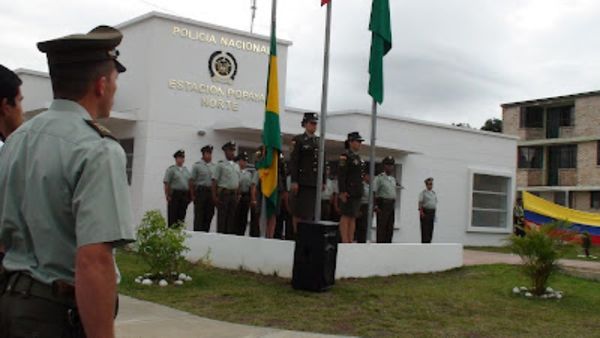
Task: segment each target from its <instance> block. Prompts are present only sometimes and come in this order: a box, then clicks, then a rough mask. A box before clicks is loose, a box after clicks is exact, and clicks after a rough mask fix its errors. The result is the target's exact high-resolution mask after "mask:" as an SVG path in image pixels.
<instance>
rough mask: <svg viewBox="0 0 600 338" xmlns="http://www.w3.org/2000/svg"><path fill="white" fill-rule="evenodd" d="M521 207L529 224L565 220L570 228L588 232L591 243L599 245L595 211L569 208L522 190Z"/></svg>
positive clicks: (598, 219) (599, 225) (599, 220)
mask: <svg viewBox="0 0 600 338" xmlns="http://www.w3.org/2000/svg"><path fill="white" fill-rule="evenodd" d="M523 208H524V209H525V220H526V221H527V222H528V224H530V225H531V224H536V225H541V224H545V223H550V222H553V221H557V220H558V221H565V222H568V223H570V224H571V226H570V230H572V231H574V232H578V233H583V232H588V233H589V234H590V237H591V239H592V243H594V244H596V245H600V215H598V214H596V213H589V212H584V211H579V210H574V209H569V208H566V207H563V206H561V205H558V204H554V203H552V202H550V201H546V200H545V199H542V198H540V197H537V196H535V195H533V194H531V193H528V192H526V191H524V192H523Z"/></svg>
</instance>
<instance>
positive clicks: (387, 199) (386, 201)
mask: <svg viewBox="0 0 600 338" xmlns="http://www.w3.org/2000/svg"><path fill="white" fill-rule="evenodd" d="M380 200H381V202H383V203H396V200H395V199H393V198H380Z"/></svg>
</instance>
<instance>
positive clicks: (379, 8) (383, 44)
mask: <svg viewBox="0 0 600 338" xmlns="http://www.w3.org/2000/svg"><path fill="white" fill-rule="evenodd" d="M369 30H370V31H371V32H372V34H373V35H372V39H371V57H370V59H369V74H370V75H371V77H370V78H369V95H371V97H373V99H374V100H375V101H377V102H378V103H380V104H381V103H382V102H383V56H384V55H385V54H387V53H388V52H389V51H390V49H392V28H391V26H390V3H389V0H373V6H372V7H371V21H370V22H369Z"/></svg>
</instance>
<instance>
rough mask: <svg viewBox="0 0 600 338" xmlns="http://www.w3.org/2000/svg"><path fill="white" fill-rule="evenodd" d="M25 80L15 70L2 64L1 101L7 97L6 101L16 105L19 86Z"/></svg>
mask: <svg viewBox="0 0 600 338" xmlns="http://www.w3.org/2000/svg"><path fill="white" fill-rule="evenodd" d="M22 84H23V81H21V79H20V78H19V76H18V75H17V74H15V72H13V71H12V70H10V69H8V68H6V67H4V66H3V65H0V102H2V101H4V99H6V102H7V103H8V104H10V105H11V106H13V107H14V106H15V104H16V101H15V99H16V98H17V94H18V93H19V87H21V85H22Z"/></svg>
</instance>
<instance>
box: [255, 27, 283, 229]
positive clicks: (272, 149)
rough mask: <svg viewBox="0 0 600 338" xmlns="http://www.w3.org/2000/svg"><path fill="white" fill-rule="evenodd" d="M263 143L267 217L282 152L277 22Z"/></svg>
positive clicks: (273, 204)
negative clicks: (276, 36)
mask: <svg viewBox="0 0 600 338" xmlns="http://www.w3.org/2000/svg"><path fill="white" fill-rule="evenodd" d="M262 143H263V145H264V155H263V158H262V160H261V161H259V162H258V163H257V164H256V166H257V168H258V173H259V175H260V180H261V189H262V194H263V195H264V196H265V199H266V201H267V203H266V209H267V217H270V216H272V215H273V214H274V213H275V211H276V208H275V207H276V206H277V200H278V197H279V196H278V193H277V181H278V180H277V174H278V169H277V167H278V161H279V153H280V152H281V128H280V126H279V84H278V77H277V40H276V38H275V22H273V23H272V25H271V53H270V55H269V72H268V75H267V100H266V104H265V122H264V125H263V134H262Z"/></svg>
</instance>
